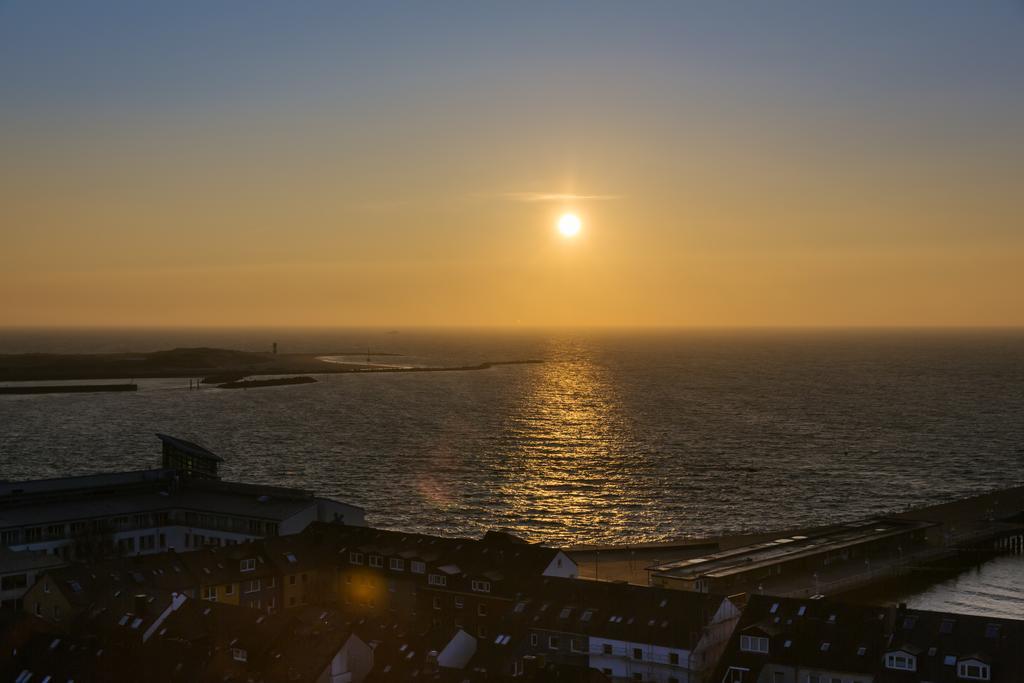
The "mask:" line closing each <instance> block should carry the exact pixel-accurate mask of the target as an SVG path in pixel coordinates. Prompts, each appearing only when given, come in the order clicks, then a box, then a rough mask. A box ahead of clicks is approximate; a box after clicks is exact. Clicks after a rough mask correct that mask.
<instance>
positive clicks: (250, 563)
mask: <svg viewBox="0 0 1024 683" xmlns="http://www.w3.org/2000/svg"><path fill="white" fill-rule="evenodd" d="M255 569H256V560H255V559H253V558H249V559H245V560H242V561H241V562H240V563H239V570H240V571H243V572H251V571H254V570H255Z"/></svg>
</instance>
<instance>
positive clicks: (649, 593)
mask: <svg viewBox="0 0 1024 683" xmlns="http://www.w3.org/2000/svg"><path fill="white" fill-rule="evenodd" d="M724 601H725V598H724V597H722V596H718V595H709V594H707V593H694V592H691V591H679V590H670V589H665V588H656V587H648V586H635V585H631V584H625V583H616V582H606V581H589V580H586V579H560V578H553V577H552V578H546V579H544V580H543V581H541V582H539V583H538V584H537V587H536V589H535V590H532V591H530V593H529V597H526V598H524V599H522V600H520V601H518V602H517V603H516V605H515V606H514V607H513V608H512V617H513V619H514V620H516V622H517V623H519V624H521V625H524V626H525V627H527V628H531V629H544V630H548V631H557V632H561V633H567V634H581V635H586V636H593V637H598V638H608V639H612V640H626V641H631V642H637V643H650V644H652V645H660V646H664V647H674V648H679V649H683V650H692V649H693V648H694V646H696V644H697V642H698V641H699V640H700V638H701V635H702V632H703V629H704V628H705V627H706V626H708V624H709V623H710V622H711V620H712V619H713V618H714V616H715V614H716V613H717V612H718V610H719V608H721V606H722V604H723V602H724Z"/></svg>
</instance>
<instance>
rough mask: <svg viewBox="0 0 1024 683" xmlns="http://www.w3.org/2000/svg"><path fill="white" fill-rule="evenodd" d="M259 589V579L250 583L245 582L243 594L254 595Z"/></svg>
mask: <svg viewBox="0 0 1024 683" xmlns="http://www.w3.org/2000/svg"><path fill="white" fill-rule="evenodd" d="M259 589H260V580H259V579H252V580H250V581H246V582H245V592H246V593H255V592H256V591H258V590H259Z"/></svg>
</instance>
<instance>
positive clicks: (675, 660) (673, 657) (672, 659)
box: [668, 652, 679, 666]
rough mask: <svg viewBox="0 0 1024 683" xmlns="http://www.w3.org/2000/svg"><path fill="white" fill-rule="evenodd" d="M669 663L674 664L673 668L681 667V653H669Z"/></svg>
mask: <svg viewBox="0 0 1024 683" xmlns="http://www.w3.org/2000/svg"><path fill="white" fill-rule="evenodd" d="M668 663H669V664H672V665H673V666H679V653H678V652H669V653H668Z"/></svg>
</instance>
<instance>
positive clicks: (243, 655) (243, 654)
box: [231, 647, 249, 662]
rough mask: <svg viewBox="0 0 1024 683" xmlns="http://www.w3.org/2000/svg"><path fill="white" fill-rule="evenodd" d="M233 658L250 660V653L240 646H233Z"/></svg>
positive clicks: (243, 660) (238, 660)
mask: <svg viewBox="0 0 1024 683" xmlns="http://www.w3.org/2000/svg"><path fill="white" fill-rule="evenodd" d="M231 658H232V659H233V660H235V661H236V662H248V661H249V653H248V651H246V650H243V649H242V648H240V647H233V648H231Z"/></svg>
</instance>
